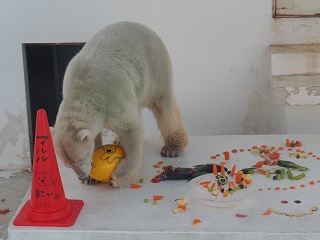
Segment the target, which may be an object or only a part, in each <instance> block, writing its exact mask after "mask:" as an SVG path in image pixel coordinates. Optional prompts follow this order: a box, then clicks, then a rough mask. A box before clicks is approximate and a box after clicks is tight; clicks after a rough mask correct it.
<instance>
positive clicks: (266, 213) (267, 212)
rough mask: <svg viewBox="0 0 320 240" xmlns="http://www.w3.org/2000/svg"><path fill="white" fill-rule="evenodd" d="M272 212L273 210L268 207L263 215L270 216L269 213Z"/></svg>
mask: <svg viewBox="0 0 320 240" xmlns="http://www.w3.org/2000/svg"><path fill="white" fill-rule="evenodd" d="M270 214H271V211H270V210H269V209H268V210H267V211H265V212H264V213H263V214H262V215H264V216H268V215H270Z"/></svg>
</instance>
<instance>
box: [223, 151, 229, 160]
mask: <svg viewBox="0 0 320 240" xmlns="http://www.w3.org/2000/svg"><path fill="white" fill-rule="evenodd" d="M223 155H224V159H225V160H230V153H229V152H228V151H226V152H223Z"/></svg>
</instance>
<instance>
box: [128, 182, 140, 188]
mask: <svg viewBox="0 0 320 240" xmlns="http://www.w3.org/2000/svg"><path fill="white" fill-rule="evenodd" d="M130 187H131V188H142V186H141V185H138V184H133V183H132V184H131V185H130Z"/></svg>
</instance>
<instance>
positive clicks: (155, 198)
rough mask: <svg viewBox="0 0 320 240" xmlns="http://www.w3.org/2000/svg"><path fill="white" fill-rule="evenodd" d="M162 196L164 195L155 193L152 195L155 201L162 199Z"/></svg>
mask: <svg viewBox="0 0 320 240" xmlns="http://www.w3.org/2000/svg"><path fill="white" fill-rule="evenodd" d="M162 198H163V196H159V195H154V196H153V197H152V199H153V200H154V201H158V200H161V199H162Z"/></svg>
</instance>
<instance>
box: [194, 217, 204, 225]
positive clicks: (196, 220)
mask: <svg viewBox="0 0 320 240" xmlns="http://www.w3.org/2000/svg"><path fill="white" fill-rule="evenodd" d="M199 223H202V221H201V219H199V218H195V219H193V220H192V225H196V224H199Z"/></svg>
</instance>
